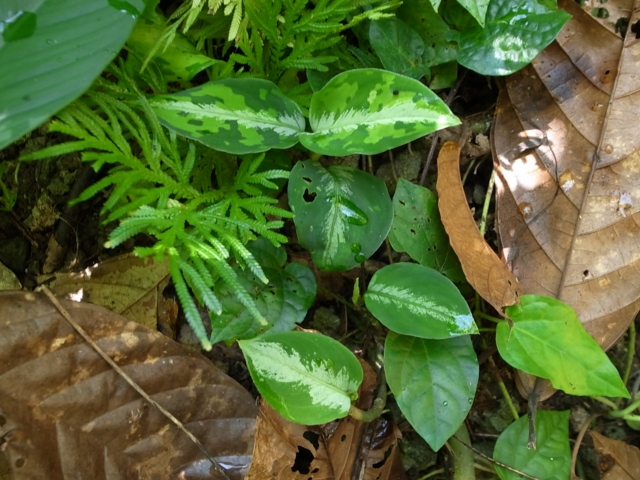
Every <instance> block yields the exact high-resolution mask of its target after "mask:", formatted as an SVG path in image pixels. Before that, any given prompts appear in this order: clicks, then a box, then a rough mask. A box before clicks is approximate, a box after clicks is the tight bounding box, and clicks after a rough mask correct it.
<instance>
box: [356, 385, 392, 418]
mask: <svg viewBox="0 0 640 480" xmlns="http://www.w3.org/2000/svg"><path fill="white" fill-rule="evenodd" d="M386 404H387V381H386V380H385V379H384V376H383V377H382V385H380V389H379V390H378V396H377V397H376V399H375V400H374V401H373V406H372V407H371V408H370V409H369V410H361V409H359V408H358V407H356V406H355V405H351V407H350V408H349V415H350V416H352V417H353V418H355V419H356V420H359V421H360V422H372V421H373V420H375V419H376V418H378V417H379V416H380V415H382V414H383V413H384V412H385V410H384V407H385V405H386Z"/></svg>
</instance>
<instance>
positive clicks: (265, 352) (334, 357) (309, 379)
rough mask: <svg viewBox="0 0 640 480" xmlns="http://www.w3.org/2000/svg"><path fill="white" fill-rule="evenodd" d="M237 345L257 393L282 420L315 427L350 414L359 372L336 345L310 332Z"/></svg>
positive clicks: (347, 353) (351, 358)
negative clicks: (242, 354)
mask: <svg viewBox="0 0 640 480" xmlns="http://www.w3.org/2000/svg"><path fill="white" fill-rule="evenodd" d="M238 343H239V344H240V348H241V349H242V352H243V353H244V356H245V358H246V360H247V366H248V368H249V373H250V374H251V378H252V379H253V382H254V383H255V384H256V387H257V388H258V391H259V392H260V394H261V395H262V396H263V397H264V399H265V400H266V401H267V402H268V403H269V405H271V406H272V407H273V408H274V409H276V410H277V411H278V413H280V415H282V416H283V417H285V418H286V419H288V420H291V421H292V422H297V423H304V424H305V425H318V424H321V423H327V422H330V421H332V420H335V419H337V418H342V417H345V416H346V415H347V414H348V413H349V408H350V407H351V401H352V400H355V399H356V398H357V395H358V387H359V386H360V383H361V382H362V378H363V372H362V367H361V366H360V362H358V359H357V358H356V357H355V356H354V355H353V353H351V352H350V351H349V349H348V348H346V347H345V346H344V345H342V344H341V343H339V342H337V341H336V340H334V339H332V338H331V337H327V336H325V335H318V334H315V333H309V332H283V333H268V334H266V335H261V336H260V337H257V338H255V339H253V340H240V341H239V342H238Z"/></svg>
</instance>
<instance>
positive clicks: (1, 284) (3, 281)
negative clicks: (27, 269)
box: [0, 263, 22, 290]
mask: <svg viewBox="0 0 640 480" xmlns="http://www.w3.org/2000/svg"><path fill="white" fill-rule="evenodd" d="M21 288H22V285H21V284H20V280H18V277H16V275H15V273H13V272H12V271H11V270H9V269H8V268H7V267H5V266H4V265H3V264H2V263H0V290H20V289H21Z"/></svg>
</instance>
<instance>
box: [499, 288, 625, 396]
mask: <svg viewBox="0 0 640 480" xmlns="http://www.w3.org/2000/svg"><path fill="white" fill-rule="evenodd" d="M505 313H506V315H507V317H508V318H509V319H511V321H512V323H513V324H512V325H511V326H510V325H509V323H507V322H506V321H505V322H500V323H499V324H498V326H497V329H496V344H497V346H498V351H499V352H500V355H501V356H502V358H504V360H505V361H506V362H507V363H509V364H510V365H511V366H513V367H515V368H518V369H520V370H522V371H524V372H527V373H530V374H532V375H536V376H538V377H541V378H546V379H549V380H550V381H551V384H552V385H553V386H554V387H555V388H557V389H560V390H563V391H564V392H566V393H568V394H570V395H604V396H608V397H624V398H629V392H627V389H626V388H625V386H624V383H623V382H622V379H621V378H620V374H619V373H618V371H617V370H616V368H615V367H614V366H613V364H612V363H611V361H610V360H609V358H608V357H607V355H606V354H605V353H604V352H603V351H602V348H600V345H598V343H597V342H596V341H595V340H594V339H593V338H592V337H591V336H590V335H589V334H588V333H587V332H586V330H585V329H584V327H583V326H582V324H581V323H580V320H578V317H577V316H576V312H575V311H574V310H573V309H572V308H571V307H570V306H568V305H567V304H565V303H563V302H561V301H560V300H557V299H555V298H551V297H545V296H542V295H523V296H521V297H520V305H512V306H510V307H507V308H506V309H505Z"/></svg>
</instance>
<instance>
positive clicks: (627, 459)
mask: <svg viewBox="0 0 640 480" xmlns="http://www.w3.org/2000/svg"><path fill="white" fill-rule="evenodd" d="M589 434H590V435H591V438H593V445H594V446H595V449H596V453H597V454H598V456H599V457H600V458H599V468H600V478H602V480H635V479H638V478H640V450H639V449H638V448H637V447H634V446H632V445H627V444H626V443H624V442H621V441H620V440H612V439H610V438H607V437H605V436H604V435H600V434H599V433H598V432H594V431H593V430H591V431H590V432H589Z"/></svg>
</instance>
